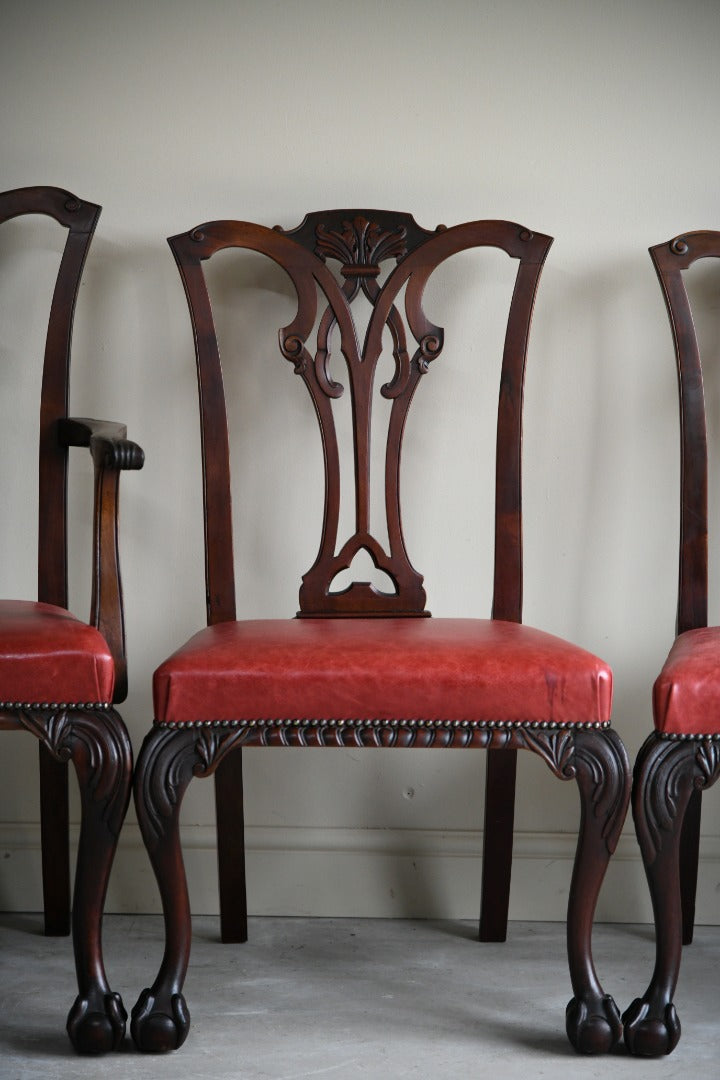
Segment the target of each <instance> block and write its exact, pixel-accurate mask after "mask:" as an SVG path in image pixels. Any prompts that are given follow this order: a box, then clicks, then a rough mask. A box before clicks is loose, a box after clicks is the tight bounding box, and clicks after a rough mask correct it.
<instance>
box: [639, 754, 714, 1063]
mask: <svg viewBox="0 0 720 1080" xmlns="http://www.w3.org/2000/svg"><path fill="white" fill-rule="evenodd" d="M719 774H720V745H719V744H718V743H717V742H716V741H714V740H712V739H706V740H700V741H694V740H675V739H669V738H667V737H665V738H663V737H661V736H660V735H658V734H656V733H654V734H652V735H650V736H649V738H648V739H647V740H646V741H645V743H644V744H643V746H642V748H641V749H640V753H639V754H638V758H637V762H636V764H635V776H634V781H633V816H634V818H635V831H636V833H637V837H638V842H639V844H640V850H641V852H642V857H643V864H644V866H645V873H646V875H647V879H648V885H649V887H650V895H651V897H652V904H653V912H654V916H655V969H654V971H653V975H652V979H651V980H650V984H649V986H648V988H647V990H646V991H645V993H644V994H643V996H642V997H641V998H636V999H635V1001H633V1003H632V1004H631V1005H630V1007H629V1008H628V1009H627V1011H626V1012H625V1014H624V1016H623V1021H624V1024H625V1043H626V1045H627V1047H628V1049H629V1050H630V1052H631V1053H632V1054H636V1055H638V1056H641V1057H657V1056H659V1055H661V1054H669V1053H671V1052H672V1051H673V1050H674V1049H675V1047H676V1046H677V1044H678V1041H679V1039H680V1021H679V1019H678V1015H677V1013H676V1011H675V1006H674V1005H673V1001H672V999H673V994H674V993H675V987H676V985H677V979H678V974H679V972H680V960H681V956H682V901H681V891H680V841H681V836H682V827H683V819H684V816H685V811H686V809H687V805H688V802H689V800H690V796H691V795H692V793H693V791H694V790H698V789H702V788H705V787H710V786H711V784H713V783H714V782H715V780H716V779H717V777H718V775H719Z"/></svg>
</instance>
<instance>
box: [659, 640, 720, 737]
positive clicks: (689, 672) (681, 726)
mask: <svg viewBox="0 0 720 1080" xmlns="http://www.w3.org/2000/svg"><path fill="white" fill-rule="evenodd" d="M653 715H654V719H655V728H656V730H657V731H662V732H665V733H667V734H677V735H714V734H716V733H718V732H720V627H718V626H704V627H701V628H699V629H697V630H686V631H685V633H684V634H680V635H679V636H678V637H677V638H676V639H675V644H674V645H673V647H672V649H671V650H670V652H669V654H668V658H667V660H666V661H665V663H664V665H663V669H662V671H661V672H660V674H659V675H658V677H657V679H656V680H655V686H654V687H653Z"/></svg>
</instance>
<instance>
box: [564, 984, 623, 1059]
mask: <svg viewBox="0 0 720 1080" xmlns="http://www.w3.org/2000/svg"><path fill="white" fill-rule="evenodd" d="M565 1029H566V1031H567V1035H568V1039H569V1040H570V1042H571V1043H572V1045H573V1046H574V1048H575V1049H576V1050H577V1051H578V1053H580V1054H607V1053H608V1052H609V1051H610V1050H612V1048H613V1047H614V1046H616V1045H617V1043H619V1042H620V1039H621V1038H622V1033H623V1025H622V1020H621V1018H620V1010H619V1009H618V1007H617V1005H616V1004H615V1002H614V1001H613V999H612V998H611V997H610V995H609V994H606V995H605V996H604V997H601V998H597V999H594V1000H590V1001H589V1002H588V1001H584V1000H583V999H582V998H576V997H575V998H573V999H572V1000H571V1001H570V1002H568V1007H567V1009H566V1011H565Z"/></svg>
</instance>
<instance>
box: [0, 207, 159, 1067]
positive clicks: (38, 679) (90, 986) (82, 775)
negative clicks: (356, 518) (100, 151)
mask: <svg viewBox="0 0 720 1080" xmlns="http://www.w3.org/2000/svg"><path fill="white" fill-rule="evenodd" d="M31 214H35V215H37V214H40V215H45V216H47V217H50V218H52V219H54V220H55V221H56V222H57V223H58V225H59V226H61V227H62V228H64V229H66V230H67V238H66V240H65V246H64V250H63V255H62V259H61V262H60V268H59V271H58V275H57V280H56V284H55V290H54V293H53V298H52V304H51V309H50V316H49V323H48V332H47V340H46V346H45V359H44V365H43V378H42V391H41V405H40V480H39V528H38V539H39V545H38V547H39V550H38V600H37V601H33V600H5V599H3V600H0V730H25V731H28V732H30V734H32V735H34V736H35V737H36V738H37V739H38V740H39V743H40V796H41V798H40V810H41V843H42V863H43V892H44V902H45V926H46V933H50V934H62V933H68V932H69V930H70V865H69V841H68V777H67V769H68V762H69V761H72V763H73V765H74V767H75V770H76V772H77V777H78V782H79V786H80V799H81V813H82V824H81V831H80V841H79V846H78V854H77V868H76V873H75V888H74V899H73V908H72V933H73V945H74V950H75V966H76V972H77V980H78V997H77V999H76V1001H75V1003H74V1005H73V1007H72V1009H71V1011H70V1015H69V1017H68V1022H67V1029H68V1034H69V1035H70V1038H71V1040H72V1042H73V1044H74V1046H75V1048H76V1049H77V1050H79V1051H82V1052H86V1053H100V1052H103V1051H106V1050H111V1049H113V1048H116V1047H117V1046H118V1044H119V1043H120V1040H121V1039H122V1037H123V1034H124V1031H125V1021H126V1014H125V1010H124V1008H123V1004H122V1001H121V1000H120V997H119V995H118V994H115V993H113V992H112V990H111V988H110V986H109V984H108V981H107V976H106V974H105V969H104V966H103V957H102V942H101V925H102V910H103V904H104V901H105V893H106V891H107V883H108V879H109V876H110V870H111V867H112V863H113V859H114V855H115V849H116V846H117V840H118V835H119V832H120V828H121V825H122V822H123V819H124V816H125V811H126V809H127V805H128V801H129V796H130V788H131V780H132V751H131V747H130V741H129V739H128V735H127V731H126V729H125V725H124V724H123V721H122V719H121V718H120V716H119V714H118V713H117V712H116V711H115V709H114V707H113V706H114V704H115V703H117V702H120V701H122V700H123V699H124V697H125V694H126V685H127V678H126V664H125V637H124V628H123V606H122V590H121V582H120V571H119V562H118V548H117V525H118V481H119V474H120V471H121V470H122V469H139V468H140V467H141V466H142V464H143V453H142V450H141V449H140V447H138V446H137V445H136V444H135V443H133V442H130V441H129V440H128V439H127V437H126V434H127V433H126V430H125V427H124V425H122V424H116V423H111V422H109V421H99V420H88V419H72V418H69V417H68V415H67V412H68V397H69V374H70V344H71V334H72V323H73V313H74V309H75V302H76V299H77V294H78V289H79V285H80V277H81V274H82V269H83V265H84V262H85V257H86V255H87V251H88V248H89V245H90V241H91V240H92V237H93V233H94V230H95V225H96V223H97V219H98V217H99V214H100V207H99V206H96V205H95V204H94V203H89V202H85V201H82V200H80V199H78V198H76V197H75V196H74V195H71V194H70V193H69V192H67V191H61V190H60V189H59V188H53V187H29V188H19V189H17V190H14V191H6V192H4V193H3V194H0V224H2V223H3V222H6V221H8V220H10V219H11V218H18V217H21V216H24V215H31ZM71 446H85V447H88V448H89V450H90V454H91V455H92V459H93V462H94V477H95V506H94V523H93V566H92V601H91V609H92V610H91V616H90V620H89V623H85V622H82V621H81V620H80V619H78V618H76V617H75V616H74V615H71V614H70V612H69V611H68V595H67V593H68V589H67V557H68V552H67V509H68V508H67V498H66V490H67V469H68V450H69V447H71Z"/></svg>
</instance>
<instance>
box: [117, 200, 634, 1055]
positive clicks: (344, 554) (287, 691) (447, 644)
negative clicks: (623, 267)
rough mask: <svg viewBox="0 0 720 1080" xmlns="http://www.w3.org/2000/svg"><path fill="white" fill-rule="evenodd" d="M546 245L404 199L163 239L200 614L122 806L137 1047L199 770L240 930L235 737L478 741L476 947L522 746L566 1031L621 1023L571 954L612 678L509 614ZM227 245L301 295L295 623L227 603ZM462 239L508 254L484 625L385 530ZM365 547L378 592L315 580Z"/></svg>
mask: <svg viewBox="0 0 720 1080" xmlns="http://www.w3.org/2000/svg"><path fill="white" fill-rule="evenodd" d="M550 244H551V238H550V237H548V236H543V235H541V234H534V233H532V232H530V231H529V230H527V229H524V228H522V227H521V226H519V225H516V224H513V223H511V222H506V221H474V222H470V223H467V224H464V225H458V226H455V227H452V228H444V227H439V228H438V229H436V230H435V231H429V230H425V229H423V228H421V227H420V226H419V225H417V223H416V222H415V221H414V219H413V218H412V217H411V216H409V215H407V214H400V213H391V212H387V211H379V210H334V211H327V212H321V213H313V214H309V215H308V216H307V217H306V218H305V219H304V221H303V222H302V223H301V225H300V226H298V227H297V228H296V229H293V230H290V231H285V230H283V229H280V228H275V229H269V228H265V227H263V226H260V225H254V224H250V223H247V222H237V221H221V222H211V223H208V224H206V225H201V226H199V227H198V228H196V229H193V230H192V231H191V232H189V233H185V234H182V235H179V236H175V237H173V238H172V239H171V240H170V245H171V247H172V250H173V253H174V255H175V258H176V261H177V264H178V267H179V270H180V274H181V276H182V280H183V283H184V286H185V290H186V294H187V299H188V303H189V308H190V314H191V320H192V325H193V330H194V336H195V344H196V353H197V365H198V378H199V387H200V412H201V432H202V448H203V455H204V458H203V466H204V467H203V475H204V484H205V486H204V505H205V538H206V586H207V621H208V625H207V627H206V628H205V629H203V630H200V631H199V632H198V633H197V634H196V635H195V636H194V637H192V638H191V639H190V640H189V641H188V642H187V643H186V644H185V645H183V646H182V647H181V648H180V649H179V650H178V651H177V652H176V653H175V654H174V655H173V656H171V657H170V658H169V659H168V660H166V661H165V662H164V663H163V664H162V665H161V666H160V667H159V668H158V670H157V672H156V674H155V680H154V700H155V721H156V723H155V726H154V728H153V729H152V730H151V732H150V734H149V735H148V736H147V738H146V740H145V743H144V745H143V748H142V751H141V753H140V756H139V760H138V767H137V771H136V781H135V795H136V803H137V807H138V814H139V820H140V824H141V829H142V832H143V836H144V839H145V843H146V845H147V848H148V851H149V853H150V857H151V860H152V863H153V867H154V869H155V873H156V876H157V879H158V883H159V887H160V891H161V894H162V900H163V908H164V912H165V920H166V933H167V939H166V950H165V956H164V959H163V963H162V967H161V969H160V972H159V974H158V976H157V979H156V980H155V982H154V984H153V985H152V987H150V988H149V989H148V990H146V991H144V992H143V994H142V995H141V998H140V1000H139V1001H138V1004H137V1005H136V1007H135V1010H134V1012H133V1022H132V1032H133V1037H134V1038H135V1041H136V1043H137V1045H138V1046H139V1047H140V1048H141V1049H143V1050H150V1051H162V1050H167V1049H173V1048H176V1047H178V1046H179V1045H180V1044H181V1043H182V1042H183V1040H184V1038H185V1037H186V1035H187V1031H188V1027H189V1015H188V1012H187V1008H186V1005H185V1000H184V998H183V996H182V986H183V982H184V978H185V974H186V970H187V964H188V958H189V950H190V912H189V905H188V894H187V886H186V882H185V877H184V871H183V869H182V858H181V854H180V847H179V834H178V818H179V813H180V806H181V802H182V798H183V795H184V792H185V790H186V788H187V786H188V784H189V782H190V780H191V778H192V777H193V776H208V775H210V774H211V773H215V776H216V801H217V810H218V853H219V864H220V898H221V927H222V934H223V938H224V939H225V940H236V941H237V940H244V939H245V937H246V915H245V912H246V909H245V893H244V889H245V871H244V862H243V851H242V772H241V748H242V747H243V746H313V747H338V746H356V747H407V748H412V747H467V748H471V747H481V748H485V749H488V750H489V751H490V753H489V756H488V762H489V767H490V774H489V782H488V786H487V791H488V795H487V804H486V829H485V838H486V847H485V858H484V874H483V905H482V906H483V916H482V920H481V928H483V931H484V932H483V933H482V936H484V937H486V938H488V939H493V938H494V939H498V938H504V936H505V925H506V922H507V900H508V891H509V877H510V858H511V844H512V813H513V799H514V785H515V758H516V752H517V750H519V749H528V750H532V751H534V752H535V753H537V754H539V755H540V757H541V758H542V759H543V760H544V761H545V762H546V764H547V765H549V767H550V768H551V769H552V771H553V772H554V774H555V775H556V776H558V777H559V778H561V779H565V780H566V779H575V780H576V781H577V783H578V786H579V789H580V795H581V801H582V806H583V813H582V824H581V829H580V841H579V847H578V856H577V861H576V864H575V873H574V877H573V883H572V887H571V896H570V902H569V910H568V946H569V955H570V968H571V978H572V983H573V993H574V997H573V1000H572V1002H571V1005H570V1007H569V1010H568V1018H567V1030H568V1034H569V1036H570V1039H571V1041H572V1042H573V1044H574V1045H575V1046H576V1047H577V1048H578V1049H580V1050H583V1051H588V1052H596V1051H605V1050H609V1049H610V1047H611V1046H612V1045H614V1044H615V1043H616V1042H617V1040H618V1039H619V1038H620V1037H621V1034H622V1029H621V1026H620V1018H619V1014H618V1011H617V1009H616V1007H615V1005H614V1003H613V1001H612V999H611V998H609V997H607V996H606V995H605V993H604V991H603V989H602V987H601V986H600V983H599V981H598V979H597V975H596V973H595V969H594V967H593V963H592V958H591V952H590V932H591V925H592V916H593V911H594V908H595V903H596V899H597V894H598V890H599V888H600V884H601V882H602V879H603V876H604V873H605V868H606V866H607V862H608V860H609V858H610V854H611V852H612V850H613V848H614V846H615V844H616V841H617V837H618V834H619V831H620V829H621V827H622V823H623V819H624V816H625V811H626V807H627V801H628V795H629V768H628V763H627V758H626V755H625V752H624V749H623V747H622V744H621V742H620V740H619V739H618V738H617V736H616V735H615V734H614V732H613V731H612V730H611V729H610V727H609V719H610V698H611V673H610V671H609V669H608V668H607V666H606V665H605V664H604V663H603V662H602V661H601V660H598V659H597V658H596V657H594V656H592V655H591V654H589V653H587V652H585V651H584V650H582V649H580V648H578V647H576V646H574V645H571V644H569V643H568V642H565V641H562V640H560V639H558V638H556V637H553V636H551V635H549V634H545V633H542V632H541V631H539V630H534V629H532V628H530V627H526V626H524V625H523V624H522V622H521V593H522V557H521V515H520V459H521V405H522V392H523V379H524V372H525V360H526V352H527V343H528V334H529V328H530V321H531V315H532V309H533V304H534V300H535V293H536V289H537V285H538V281H539V277H540V273H541V269H542V266H543V262H544V259H545V257H546V255H547V252H548V249H549V247H550ZM227 248H246V249H251V250H253V251H256V252H260V253H262V254H264V255H266V256H268V257H269V258H270V259H271V260H273V261H274V262H275V263H277V264H278V265H279V266H280V267H281V268H282V269H283V270H284V271H285V272H286V274H287V275H288V276H289V278H290V279H291V281H292V284H293V286H294V288H295V291H296V293H297V299H298V307H297V313H296V315H295V317H294V319H293V320H292V322H291V323H290V324H289V325H288V326H286V327H284V328H283V329H282V330H281V331H280V351H281V353H282V355H283V356H284V357H285V359H286V360H288V361H290V362H291V363H292V364H293V366H294V369H295V371H296V372H297V374H298V375H299V376H300V378H301V379H302V381H303V382H304V383H305V386H306V387H307V390H308V392H309V393H310V396H311V399H312V403H313V406H314V411H315V414H316V417H317V420H318V423H319V426H320V433H321V445H322V452H323V464H324V479H325V499H324V515H323V527H322V534H321V540H320V545H319V550H318V554H317V558H316V559H315V562H314V564H313V565H312V566H311V567H310V569H309V570H308V571H307V573H306V574H305V575H304V577H303V579H302V584H301V587H300V605H299V606H300V610H299V612H298V617H297V618H295V619H287V620H282V619H274V620H273V619H270V620H240V621H238V620H237V618H236V611H235V588H234V578H233V546H232V533H231V517H230V474H229V456H228V425H227V418H226V413H225V403H224V392H223V384H222V374H221V369H220V357H219V350H218V343H217V337H216V333H215V327H214V323H213V316H212V312H211V309H210V302H209V294H208V290H207V286H206V282H205V278H204V271H203V263H204V262H205V261H206V260H208V259H210V258H211V257H212V256H213V255H214V254H215V253H217V252H219V251H222V250H224V249H227ZM471 248H496V249H499V250H500V251H501V252H505V254H506V255H507V256H509V257H510V258H511V259H513V260H515V261H516V262H517V275H516V278H515V285H514V291H513V295H512V300H511V304H510V311H509V316H508V322H507V331H506V337H505V346H504V355H503V360H502V370H501V375H500V383H499V385H500V402H499V414H498V426H497V463H496V470H497V478H496V518H495V567H494V601H493V611H492V618H490V619H445V618H442V619H441V618H430V617H429V612H428V611H427V610H426V607H425V590H424V587H423V578H422V576H421V574H420V573H418V571H417V570H416V569H415V567H414V566H413V565H412V563H411V562H410V558H409V555H408V552H407V550H406V546H405V540H404V536H403V530H402V525H401V501H400V455H401V443H402V437H403V433H404V429H405V423H406V418H407V416H408V410H409V408H410V404H411V401H412V399H413V396H414V394H415V392H416V391H417V390H418V387H419V384H420V382H421V381H424V376H425V375H426V373H427V372H428V370H429V369H430V367H431V365H435V364H436V363H437V362H438V358H439V357H440V355H441V353H442V350H443V342H444V331H443V329H442V328H441V327H440V326H436V325H434V324H433V323H432V322H431V321H430V320H429V319H428V317H427V315H426V314H425V312H424V310H423V306H422V301H423V294H424V292H425V288H426V285H427V283H428V280H429V279H430V277H431V275H432V273H433V271H434V270H435V269H436V267H438V266H439V265H440V264H441V263H443V262H444V261H445V260H446V259H448V258H450V257H451V256H453V255H455V254H457V253H459V252H462V251H465V250H467V249H471ZM338 266H339V274H337V275H336V273H335V272H334V271H335V269H336V268H337V267H338ZM383 274H385V276H384V278H383ZM402 290H404V317H403V314H401V308H402V306H403V304H401V303H400V301H399V299H398V298H399V296H400V294H401V292H402ZM359 297H364V299H365V301H366V302H367V303H366V304H365V309H366V310H367V309H368V305H369V317H368V323H367V329H366V330H365V331H364V333H363V334H361V333H359V332H358V328H357V326H356V324H355V318H354V311H355V309H354V308H353V303H354V302H355V300H356V299H357V298H359ZM396 305H397V306H396ZM311 337H312V340H313V342H314V344H313V345H309V341H310V340H311ZM333 337H335V338H337V339H338V343H337V345H336V355H339V354H340V353H341V354H342V356H343V358H344V366H343V378H341V379H338V381H336V379H335V376H337V370H336V368H335V367H334V368H333V373H332V374H331V370H330V364H329V356H330V350H331V338H333ZM388 343H389V344H390V346H391V349H392V354H393V357H394V369H393V374H392V377H391V378H390V379H389V380H388V381H386V382H384V383H383V384H382V385H381V386H380V393H381V394H382V395H383V397H384V398H385V399H386V400H387V401H388V402H389V403H390V404H389V409H388V421H387V440H386V442H385V443H384V444H383V445H384V449H383V453H384V485H385V489H384V503H383V505H384V507H385V517H386V520H385V521H384V522H383V526H384V527H385V528H386V531H383V533H382V537H380V536H379V534H378V530H377V529H376V530H375V531H374V532H373V531H372V530H371V514H370V501H371V500H370V487H371V474H372V475H373V476H375V475H377V474H376V473H374V472H373V471H372V470H371V467H370V458H371V454H370V441H371V432H372V430H373V429H372V427H371V403H372V398H373V392H374V388H375V385H376V382H380V381H381V380H379V379H378V378H377V375H378V372H379V367H378V365H379V362H380V358H381V355H382V353H383V349H384V347H385V346H386V345H387V344H388ZM344 392H346V393H349V396H350V400H351V403H352V447H353V455H352V456H353V464H354V471H353V472H352V473H350V474H348V473H346V472H341V467H340V439H339V437H338V434H337V430H336V426H335V419H334V413H333V403H334V402H335V400H336V399H337V398H338V397H340V396H341V395H342V394H343V393H344ZM348 475H351V477H352V480H353V483H354V488H353V496H354V498H353V501H352V503H353V506H354V510H355V518H354V523H353V526H354V527H352V528H351V531H350V535H345V533H344V532H343V531H342V529H341V524H340V522H341V514H340V503H341V499H340V495H341V482H347V476H348ZM361 552H364V553H365V554H366V555H368V556H369V558H370V560H371V561H372V563H373V564H374V566H375V567H376V568H377V569H378V570H380V571H383V572H384V574H385V575H386V576H387V578H389V580H390V583H391V584H390V585H389V586H388V587H387V589H386V591H381V590H380V589H379V588H377V587H375V586H373V585H371V584H368V583H367V582H363V581H352V582H351V583H350V584H349V585H348V586H347V588H345V589H343V590H342V591H333V582H334V581H335V579H336V577H337V575H338V574H339V573H341V572H344V571H346V570H347V569H348V568H349V567H350V566H351V563H352V562H353V559H354V558H355V556H356V555H358V554H359V553H361ZM231 752H232V753H231Z"/></svg>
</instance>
